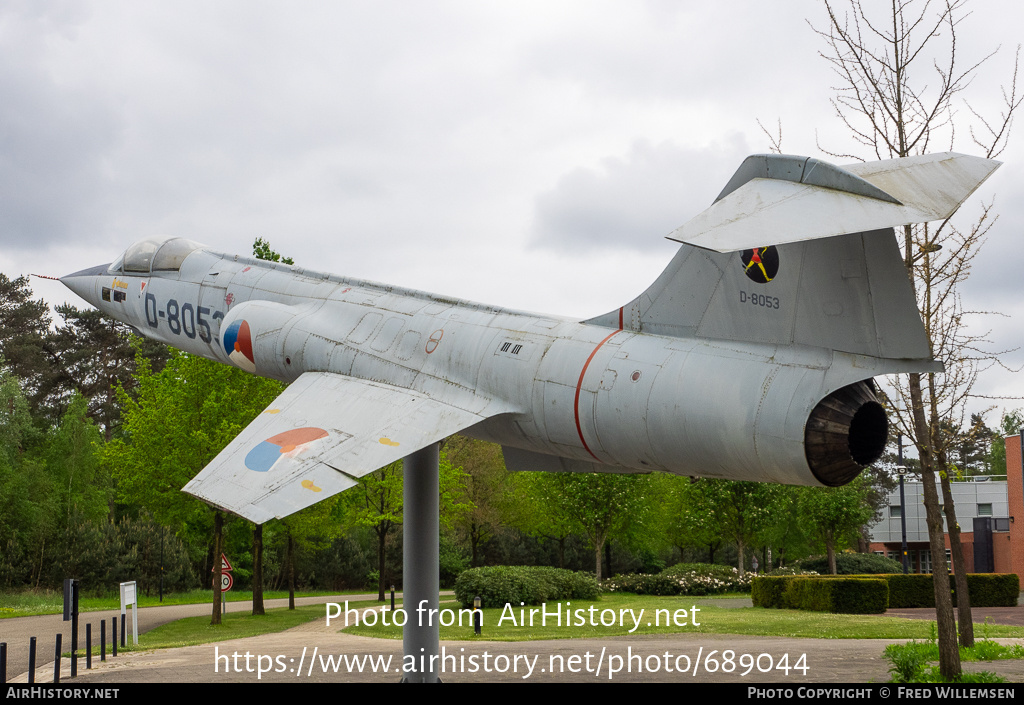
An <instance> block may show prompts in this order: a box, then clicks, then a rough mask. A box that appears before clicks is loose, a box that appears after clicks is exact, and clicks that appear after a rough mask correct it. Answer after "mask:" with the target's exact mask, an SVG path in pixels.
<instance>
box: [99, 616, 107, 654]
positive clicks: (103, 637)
mask: <svg viewBox="0 0 1024 705" xmlns="http://www.w3.org/2000/svg"><path fill="white" fill-rule="evenodd" d="M106 660H107V620H105V619H101V620H100V661H106Z"/></svg>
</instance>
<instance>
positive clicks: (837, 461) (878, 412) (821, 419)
mask: <svg viewBox="0 0 1024 705" xmlns="http://www.w3.org/2000/svg"><path fill="white" fill-rule="evenodd" d="M888 437H889V421H888V419H887V418H886V416H885V410H884V409H882V405H881V404H879V403H878V400H877V399H876V398H875V392H874V389H873V383H872V381H871V380H867V381H865V382H857V383H856V384H851V385H849V386H846V387H843V388H842V389H838V390H836V391H834V392H832V393H831V394H829V395H828V396H827V397H825V398H824V399H822V400H821V401H820V402H818V405H817V406H816V407H814V410H813V411H811V415H810V416H809V417H808V419H807V426H806V428H805V430H804V452H805V454H806V455H807V464H808V465H809V466H810V468H811V472H812V473H814V476H815V477H816V478H817V479H818V481H819V482H821V484H823V485H827V486H828V487H839V486H841V485H845V484H846V483H848V482H850V481H851V480H853V479H854V478H855V477H857V475H859V474H860V472H861V470H863V469H864V468H865V467H867V466H868V465H870V464H871V463H873V462H875V461H876V460H878V459H879V458H880V457H881V456H882V451H884V450H885V444H886V441H887V440H888Z"/></svg>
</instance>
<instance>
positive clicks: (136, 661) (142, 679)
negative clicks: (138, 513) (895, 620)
mask: <svg viewBox="0 0 1024 705" xmlns="http://www.w3.org/2000/svg"><path fill="white" fill-rule="evenodd" d="M360 597H363V596H352V595H349V596H341V597H338V598H310V600H311V601H321V602H327V601H330V602H338V601H344V600H345V599H349V600H353V599H359V598H360ZM368 597H369V598H370V599H372V598H373V597H375V596H374V595H370V596H368ZM702 601H703V600H702ZM716 602H718V601H716ZM721 602H723V603H724V604H723V605H722V606H735V607H744V606H749V600H722V601H721ZM243 604H244V603H232V605H238V607H235V609H236V611H237V610H241V609H242V605H243ZM200 607H202V608H203V609H200V610H199V613H201V614H205V613H206V611H208V609H209V607H208V606H205V605H204V606H200ZM147 609H150V610H168V611H169V610H171V609H180V608H147ZM229 609H230V607H229ZM140 612H141V610H140ZM929 613H930V615H931V617H930V618H934V610H896V611H893V612H891V613H890V614H892V616H900V617H911V618H921V619H925V618H929ZM986 616H988V617H990V618H991V619H992V621H993V622H996V623H1004V624H1024V607H1018V608H994V609H991V610H990V609H976V610H975V618H976V619H977V620H978V621H982V620H984V618H985V617H986ZM155 618H156V619H163V620H164V621H169V619H172V618H176V617H170V616H165V615H157V616H156V617H155ZM22 619H43V618H22ZM54 619H56V620H58V621H57V622H56V623H57V624H60V622H59V616H58V617H56V618H54ZM11 621H14V620H3V622H0V628H3V627H5V626H6V624H5V623H7V622H11ZM141 622H142V618H141V617H140V623H141ZM999 641H1005V642H1009V643H1016V642H1021V641H1024V640H1019V639H1010V640H1002V639H1000V640H999ZM888 643H892V640H884V639H799V638H786V637H753V636H743V635H729V634H672V635H640V636H622V637H608V638H603V639H560V640H550V641H534V642H496V641H479V642H476V641H473V642H467V641H460V642H442V656H443V657H444V661H443V664H444V674H443V676H442V678H443V680H444V681H445V682H449V683H470V682H495V681H502V682H559V683H568V682H601V681H608V680H611V681H613V682H688V683H711V682H716V683H721V682H731V683H785V684H790V685H793V686H797V685H803V684H810V683H870V682H874V683H883V682H885V681H887V680H888V665H889V664H888V662H886V661H885V660H884V659H882V651H883V649H884V648H885V645H886V644H888ZM50 649H51V652H52V641H51V644H50ZM726 650H731V651H733V652H735V656H734V657H733V660H732V662H731V663H730V664H729V665H728V666H727V665H726V661H725V658H724V653H723V652H725V651H726ZM712 652H717V653H715V654H713V655H712ZM709 656H710V657H711V660H710V661H709V660H708V657H709ZM784 656H785V657H786V661H785V662H783V661H782V659H783V657H784ZM343 657H348V659H349V661H348V662H345V661H343V660H342V658H343ZM353 659H358V661H356V660H353ZM368 659H369V660H368ZM389 659H390V660H389ZM45 660H46V661H47V662H49V665H47V666H45V667H43V666H41V667H40V670H39V672H38V673H37V681H40V682H41V681H46V682H49V681H51V680H52V675H51V674H52V655H51V654H48V655H47V658H46V659H45ZM695 662H696V663H697V666H696V674H695V673H694V669H695V666H694V664H695ZM780 663H786V664H788V665H789V666H790V670H789V672H788V673H787V672H786V671H785V670H784V669H782V668H779V667H778V666H779V665H780ZM716 664H717V668H718V671H717V672H716V673H709V672H708V669H714V668H715V666H716ZM769 665H771V666H774V667H773V668H769ZM79 666H80V668H79V675H78V677H77V678H76V679H75V680H74V681H73V682H74V683H75V684H76V685H77V684H83V685H84V684H94V683H95V684H99V683H152V682H178V683H210V682H225V683H236V682H238V683H255V682H291V683H294V682H300V683H301V682H305V683H321V682H366V683H370V682H380V683H393V682H396V681H398V680H399V679H400V677H401V674H400V673H399V672H398V671H400V670H401V666H402V644H401V641H398V640H394V641H392V640H384V639H370V638H366V637H358V636H352V635H348V634H343V633H340V632H338V631H336V629H335V628H334V627H330V628H328V627H327V626H326V623H325V620H322V619H317V620H314V621H312V622H310V623H308V624H305V625H302V626H299V627H295V628H294V629H290V630H288V631H285V632H280V633H277V634H266V635H262V636H257V637H247V638H244V639H234V640H230V641H222V642H217V643H215V644H204V645H199V646H189V647H183V648H178V649H159V650H154V651H141V652H133V653H127V654H121V655H119V656H118V657H117V659H110V658H108V660H107V662H106V663H103V664H99V665H97V662H96V661H94V668H93V670H91V671H86V670H85V668H84V662H79ZM796 666H800V667H801V668H800V669H795V668H793V667H796ZM803 666H806V669H803V668H802V667H803ZM726 667H730V668H732V669H733V671H732V672H731V673H725V672H723V669H724V668H726ZM758 667H760V670H759V668H758ZM667 668H671V669H672V670H671V671H669V670H667ZM615 669H618V670H615ZM964 669H965V670H975V671H976V670H987V671H993V672H995V673H998V674H1000V675H1002V676H1004V677H1006V678H1008V679H1009V680H1010V681H1012V682H1024V661H997V662H989V663H965V664H964ZM745 670H749V671H750V672H749V673H748V675H747V676H743V675H742V673H743V672H744V671H745ZM261 671H262V672H261ZM680 671H685V672H680ZM610 672H611V677H610V678H609V673H610ZM9 673H11V674H12V675H13V674H15V673H20V671H17V670H15V669H10V670H9ZM69 675H70V664H69V663H68V662H67V660H65V661H64V666H63V669H62V680H63V679H64V678H67V677H68V676H69ZM11 681H12V682H25V676H24V675H21V676H15V677H12V678H11Z"/></svg>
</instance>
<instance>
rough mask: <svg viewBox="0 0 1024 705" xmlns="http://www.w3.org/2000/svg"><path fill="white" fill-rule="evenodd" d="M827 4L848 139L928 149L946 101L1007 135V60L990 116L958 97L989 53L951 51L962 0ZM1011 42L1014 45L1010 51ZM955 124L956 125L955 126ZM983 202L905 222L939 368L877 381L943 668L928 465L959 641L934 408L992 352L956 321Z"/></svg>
mask: <svg viewBox="0 0 1024 705" xmlns="http://www.w3.org/2000/svg"><path fill="white" fill-rule="evenodd" d="M843 4H844V6H845V8H846V9H845V10H844V11H841V12H840V11H837V7H838V4H837V2H835V0H825V8H826V10H827V12H828V25H827V27H826V28H824V29H819V28H814V27H813V25H812V28H814V30H815V32H817V33H818V34H819V35H820V36H821V37H822V38H823V39H824V40H825V43H826V47H827V49H826V50H825V51H823V52H821V56H822V57H823V58H825V60H827V61H828V62H829V63H831V65H832V67H833V69H834V70H835V72H836V75H837V76H838V77H839V79H840V84H839V85H838V86H837V87H836V89H835V90H836V94H835V97H834V98H833V99H832V105H833V108H834V110H835V113H836V115H837V117H838V118H839V120H840V121H841V122H842V123H843V125H844V126H845V127H846V128H847V129H848V130H849V132H850V134H851V135H852V137H853V139H854V141H855V142H856V143H858V144H859V145H861V146H862V147H864V148H866V149H867V150H868V151H869V152H871V153H872V154H873V156H874V158H876V159H887V158H893V157H907V156H911V155H915V154H924V153H927V152H929V151H937V150H938V149H950V150H951V149H953V148H954V146H955V145H956V143H957V138H958V137H959V136H960V135H959V134H958V129H957V128H958V127H962V125H963V121H962V120H960V119H959V118H958V116H957V110H956V108H957V107H959V106H960V105H964V106H966V107H967V112H969V113H970V115H971V116H973V117H972V118H968V122H969V123H970V125H969V129H968V130H967V133H968V135H969V136H970V141H971V143H972V145H973V147H972V151H977V150H979V149H980V150H981V151H982V152H984V154H985V156H986V157H990V158H991V157H995V156H997V155H998V154H999V153H1000V152H1001V151H1002V150H1003V149H1004V148H1005V146H1006V144H1007V140H1008V138H1009V135H1010V128H1011V126H1012V122H1013V116H1014V113H1015V112H1016V109H1017V108H1018V107H1019V106H1020V104H1021V100H1022V98H1020V97H1018V96H1017V92H1016V79H1017V70H1016V63H1015V66H1014V71H1013V80H1012V82H1011V85H1010V88H1009V89H1004V90H1003V95H1002V98H1003V106H1002V108H1001V110H1000V111H999V117H998V119H994V118H985V117H983V116H982V115H981V114H980V113H979V112H978V111H976V110H975V109H974V108H973V107H971V105H970V104H969V103H967V102H966V100H965V99H966V94H965V91H966V90H967V88H968V87H969V85H970V83H971V81H972V79H973V78H974V77H975V76H976V75H977V74H978V71H979V69H980V68H981V67H982V66H983V65H984V64H985V63H986V62H987V61H988V60H989V59H991V58H992V56H993V55H994V54H995V52H992V54H989V55H988V56H985V57H982V58H981V59H980V60H978V61H975V62H973V63H967V64H964V62H963V61H962V57H961V56H960V55H959V53H958V46H957V30H958V26H959V24H960V22H962V21H963V20H964V19H966V17H967V16H968V15H969V14H970V13H969V12H967V10H966V9H965V8H966V5H967V0H939V1H935V0H892V1H891V3H890V4H889V5H887V6H884V8H883V6H882V5H881V4H872V5H871V9H870V10H868V9H867V8H866V7H865V5H864V4H863V3H862V2H861V0H847V2H844V3H843ZM1019 53H1020V50H1019V48H1018V52H1017V54H1018V59H1019ZM961 132H962V130H961ZM825 151H826V152H827V153H829V154H831V155H832V156H833V157H848V158H854V159H858V158H859V157H858V156H857V155H854V154H837V153H834V152H828V150H825ZM991 208H992V204H991V203H989V204H987V205H984V206H983V207H982V212H981V214H980V216H979V217H978V218H977V219H976V220H975V221H974V223H973V224H972V225H970V226H969V227H967V228H959V227H956V226H954V225H953V224H952V223H951V222H949V221H948V220H947V221H945V222H942V223H939V224H938V225H934V224H933V225H931V226H927V225H925V226H905V227H904V228H903V232H902V236H903V237H902V240H903V243H902V250H903V255H904V264H905V265H906V270H907V275H908V277H909V278H910V281H911V283H912V284H913V286H914V290H915V292H916V295H917V299H918V306H919V309H920V312H921V318H922V320H923V321H924V325H925V329H926V331H927V333H928V337H929V340H930V342H931V352H932V356H933V357H934V358H935V359H937V360H940V361H942V362H943V364H944V365H945V372H943V373H928V374H924V375H922V374H911V375H909V376H907V377H899V378H895V382H893V383H892V384H891V386H890V389H889V390H888V393H887V397H888V401H889V405H890V407H891V409H892V411H893V412H894V415H895V417H896V420H897V423H898V425H899V426H900V427H901V428H902V430H903V432H904V433H905V434H906V435H907V436H909V437H910V438H912V439H913V441H914V444H915V445H916V447H917V450H918V454H919V457H920V461H921V472H922V476H921V479H922V484H923V489H924V496H925V507H926V516H927V524H928V531H929V539H930V545H931V555H932V569H933V574H934V584H935V602H936V617H937V623H938V636H939V650H940V661H939V667H940V670H941V672H942V674H943V675H944V676H945V677H947V678H954V677H958V676H959V673H960V657H959V652H958V649H957V634H956V623H955V621H954V618H953V608H952V603H951V599H950V590H949V574H948V569H947V567H946V559H945V546H944V542H943V526H942V510H941V509H940V506H939V497H938V488H937V487H936V482H935V473H936V472H939V474H940V478H941V484H942V489H943V494H944V495H945V497H944V502H943V505H944V510H945V514H946V521H947V523H948V526H949V530H950V541H951V544H952V546H953V549H952V553H953V559H954V565H955V574H956V579H957V595H958V603H959V617H960V629H961V633H960V635H961V641H962V642H963V643H964V644H965V645H970V644H971V643H973V638H974V637H973V626H972V623H971V613H970V603H969V599H968V595H967V587H966V582H965V576H966V566H965V565H964V563H963V555H962V552H961V551H960V550H959V549H960V543H959V527H958V526H957V522H956V513H955V508H954V506H953V498H952V495H951V494H950V491H949V478H948V469H949V465H948V450H949V449H948V448H947V447H946V440H945V438H944V436H943V434H941V433H940V432H939V431H940V426H941V422H942V421H943V420H946V421H947V422H956V423H957V424H958V426H957V427H959V426H960V425H962V420H963V417H964V414H965V404H966V402H967V401H968V399H969V398H971V397H972V396H975V395H974V393H973V388H974V385H975V382H976V381H977V378H978V374H979V373H980V372H981V371H982V370H983V369H985V367H986V366H988V365H992V364H999V354H1000V353H998V352H995V351H991V350H988V349H987V347H986V342H987V341H986V340H985V335H984V334H981V335H979V334H977V333H973V332H971V331H970V330H969V329H968V327H967V325H966V323H967V320H966V319H968V318H970V317H971V314H972V313H974V312H971V311H966V310H964V308H963V305H962V302H961V299H960V296H959V286H960V284H962V283H963V282H964V281H965V280H966V279H967V277H968V276H969V274H970V271H971V263H972V261H973V259H974V257H975V256H976V254H977V252H978V250H979V248H980V247H981V245H982V244H983V242H984V240H985V237H986V235H987V234H988V232H989V230H990V228H991V227H992V225H993V224H994V223H995V215H994V214H993V213H992V210H991Z"/></svg>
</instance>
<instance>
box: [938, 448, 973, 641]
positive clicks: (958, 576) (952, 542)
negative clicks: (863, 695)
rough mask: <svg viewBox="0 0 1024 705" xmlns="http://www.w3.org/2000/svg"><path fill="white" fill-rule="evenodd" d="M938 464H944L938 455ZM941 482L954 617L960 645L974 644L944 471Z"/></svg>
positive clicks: (960, 551)
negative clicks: (947, 531)
mask: <svg viewBox="0 0 1024 705" xmlns="http://www.w3.org/2000/svg"><path fill="white" fill-rule="evenodd" d="M940 465H942V466H945V463H944V462H942V458H941V456H940ZM939 477H940V478H941V484H942V509H943V511H944V512H945V513H946V528H947V529H949V552H950V554H951V555H952V557H953V579H954V583H955V584H956V618H957V626H958V627H959V632H960V645H961V646H966V647H971V646H974V616H973V615H972V613H971V596H970V595H969V594H968V592H967V563H966V562H965V561H964V547H963V546H962V545H961V543H960V525H959V524H957V521H956V508H955V507H954V506H953V488H952V487H951V486H950V484H949V476H948V475H947V473H946V472H945V471H943V472H941V473H940V474H939Z"/></svg>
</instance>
